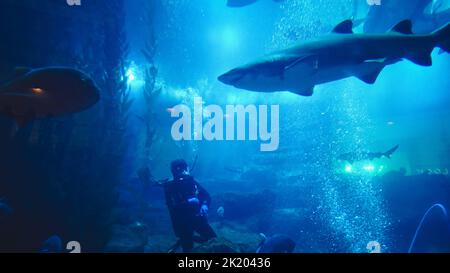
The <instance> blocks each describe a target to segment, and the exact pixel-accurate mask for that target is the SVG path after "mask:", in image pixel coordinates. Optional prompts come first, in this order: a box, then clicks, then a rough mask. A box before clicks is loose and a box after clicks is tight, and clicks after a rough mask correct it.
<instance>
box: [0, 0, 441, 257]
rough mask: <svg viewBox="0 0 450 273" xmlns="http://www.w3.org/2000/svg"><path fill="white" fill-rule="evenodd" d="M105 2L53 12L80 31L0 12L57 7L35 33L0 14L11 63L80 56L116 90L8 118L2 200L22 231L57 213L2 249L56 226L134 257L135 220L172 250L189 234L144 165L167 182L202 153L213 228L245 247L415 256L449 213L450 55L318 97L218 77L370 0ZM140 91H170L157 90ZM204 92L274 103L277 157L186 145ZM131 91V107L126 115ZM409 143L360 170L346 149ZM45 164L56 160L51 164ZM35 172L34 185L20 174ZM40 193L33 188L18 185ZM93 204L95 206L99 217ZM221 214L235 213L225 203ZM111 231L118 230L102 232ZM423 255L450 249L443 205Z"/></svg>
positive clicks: (200, 169) (152, 244)
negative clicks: (280, 242)
mask: <svg viewBox="0 0 450 273" xmlns="http://www.w3.org/2000/svg"><path fill="white" fill-rule="evenodd" d="M25 2H27V1H25ZM28 2H30V1H28ZM45 2H46V3H47V2H48V3H47V4H48V5H50V6H51V5H52V3H51V2H52V1H45ZM62 2H63V1H62ZM100 2H101V1H99V2H95V1H92V3H91V2H89V3H88V1H83V0H82V5H81V6H79V7H64V6H63V4H54V5H57V6H58V9H60V10H64V13H63V14H64V16H63V17H61V18H59V17H58V19H54V20H61V22H67V25H64V24H61V25H54V23H51V22H54V21H52V20H53V19H52V18H53V17H55V18H56V17H57V15H56V14H55V13H56V11H55V13H52V11H48V10H44V9H45V7H47V4H46V5H43V6H42V7H37V6H36V5H33V4H31V3H29V5H28V4H27V3H24V4H23V5H22V6H20V7H18V6H16V5H14V4H12V3H13V1H6V2H5V3H4V4H0V6H1V5H5V7H8V9H6V8H5V9H4V10H5V11H11V10H13V11H14V12H16V13H18V14H20V13H22V12H27V13H28V14H30V13H35V12H37V13H39V14H45V16H43V17H42V19H37V20H38V23H37V25H36V26H32V25H30V24H31V23H30V20H29V19H26V17H21V18H25V19H18V18H17V16H16V18H12V17H8V18H9V19H4V20H3V21H0V23H1V31H0V35H1V34H2V33H3V34H4V36H5V37H6V39H5V41H6V42H5V43H4V44H3V45H2V46H1V47H0V49H1V51H2V53H1V54H2V57H4V58H3V60H4V61H3V63H2V65H1V67H0V68H1V71H2V72H5V73H6V71H9V70H10V68H11V67H14V66H24V65H25V66H32V67H40V66H50V65H67V66H75V67H78V68H80V69H83V70H85V71H87V72H88V73H90V74H91V75H93V78H94V80H98V81H100V83H99V85H100V88H101V90H102V92H103V93H102V94H103V96H102V101H101V102H100V103H99V104H98V105H96V106H95V107H94V108H93V109H90V110H89V111H87V112H83V113H79V114H75V115H71V116H70V117H61V118H57V119H56V120H52V119H50V120H44V121H36V122H34V123H33V124H32V125H30V126H29V127H27V128H25V129H22V131H19V135H18V136H16V137H15V138H13V139H12V140H11V139H10V138H6V136H7V135H8V134H9V132H10V131H9V130H10V124H11V123H10V121H9V120H7V119H6V118H2V119H1V120H0V122H1V123H2V128H1V131H2V133H3V134H4V135H5V137H3V138H5V139H7V140H4V142H3V144H2V145H4V147H10V148H8V149H7V150H6V151H7V152H6V153H4V154H3V155H2V158H1V161H2V162H9V163H8V165H6V166H7V167H5V169H4V172H3V177H2V181H8V182H2V183H4V186H3V187H2V188H1V189H0V198H1V197H3V196H5V198H9V199H12V200H13V201H12V202H11V203H12V206H14V205H16V206H17V207H19V210H18V211H19V212H18V213H22V214H21V215H19V216H18V218H17V219H15V220H14V221H15V222H14V224H12V225H13V226H14V225H16V224H17V225H18V224H20V223H25V224H26V225H32V224H33V223H35V222H36V221H39V220H42V219H43V222H45V223H46V224H42V226H40V228H39V230H40V232H38V233H37V235H36V236H32V235H26V236H25V235H23V234H24V233H25V231H20V230H19V231H14V232H12V233H9V234H13V235H14V236H15V238H17V239H16V242H20V243H15V244H11V243H10V242H8V244H6V243H5V245H4V246H3V247H2V248H1V250H6V251H8V250H14V247H10V246H11V245H14V246H19V247H18V248H23V249H34V247H35V246H36V245H38V243H39V242H43V241H44V240H45V239H46V238H48V237H50V236H51V235H53V234H59V235H60V236H61V237H62V238H63V241H64V242H65V241H71V240H76V241H80V242H81V244H82V245H83V244H84V245H86V249H88V250H90V251H105V250H106V251H108V250H114V251H128V250H129V249H130V248H132V247H133V246H134V245H140V243H139V242H140V240H141V239H139V238H141V237H139V236H142V234H141V233H139V232H141V231H136V229H134V228H133V227H135V225H136V223H141V224H143V225H145V227H146V229H145V231H144V233H145V235H144V237H145V238H146V240H145V248H143V250H142V251H144V250H145V251H149V252H165V251H167V249H168V248H169V247H170V245H171V244H172V243H173V242H174V241H175V240H176V238H175V237H174V235H173V233H172V231H171V226H170V219H169V217H168V213H167V211H166V208H165V203H164V199H163V193H162V191H161V190H160V189H159V188H157V187H150V188H146V187H145V186H143V185H142V183H141V181H140V180H139V179H138V177H137V172H138V170H139V169H140V168H142V167H148V168H149V169H150V170H151V173H152V175H153V176H154V177H155V178H156V179H164V178H169V177H171V175H170V169H169V164H170V162H171V161H172V160H173V159H177V158H184V159H185V160H186V161H187V162H188V164H190V165H192V164H194V162H196V163H195V167H194V169H193V170H192V175H194V176H195V178H196V179H197V180H198V181H199V182H200V183H201V184H202V185H203V186H204V187H205V188H207V190H208V191H209V192H210V194H211V195H212V197H213V203H212V206H211V208H210V222H211V224H212V226H213V228H215V230H216V232H217V233H218V235H219V236H221V237H224V238H226V239H228V240H230V241H232V242H235V243H242V244H247V245H248V246H249V249H251V248H252V247H253V245H252V244H255V243H257V241H258V240H259V239H258V233H260V232H263V233H267V234H275V233H282V234H287V235H288V236H290V237H291V238H292V239H293V240H294V241H296V243H297V246H296V249H295V252H321V253H322V252H364V253H365V252H370V251H371V250H370V249H369V248H368V244H369V245H370V244H373V242H375V243H376V244H378V245H379V246H380V249H381V252H406V251H407V250H408V247H409V244H410V242H411V240H412V238H413V235H414V231H415V229H416V227H417V225H418V224H419V221H420V219H421V217H422V215H423V214H424V213H425V212H426V210H427V209H428V208H429V207H430V206H432V205H433V204H435V203H442V204H443V205H444V206H446V207H447V208H449V205H450V199H449V196H450V195H449V194H448V193H449V192H450V183H449V182H450V178H449V176H448V169H449V168H450V157H449V153H450V126H449V124H450V123H449V120H450V112H449V110H448V109H449V108H448V102H449V101H450V94H449V93H448V90H449V88H450V78H449V77H448V75H449V68H450V57H449V55H448V54H446V53H444V54H439V53H438V50H437V49H436V50H434V51H433V53H432V59H433V65H432V66H431V67H422V66H418V65H416V64H413V63H411V62H409V61H406V60H405V61H402V62H400V63H397V64H394V65H392V66H388V67H386V68H385V69H384V70H383V71H382V73H381V75H380V76H379V78H378V80H377V82H376V83H375V84H373V85H368V84H365V83H363V82H361V81H359V80H358V79H356V78H353V77H352V78H348V79H344V80H340V81H336V82H331V83H327V84H323V85H319V86H317V87H316V89H315V93H314V95H313V96H311V97H303V96H299V95H296V94H293V93H289V92H278V93H257V92H249V91H245V90H240V89H237V88H234V87H231V86H227V85H224V84H222V83H221V82H219V81H218V80H217V77H218V76H219V75H221V74H223V73H224V72H226V71H228V70H230V69H232V68H235V67H237V66H240V65H242V64H245V63H248V62H251V61H253V60H255V59H257V58H259V57H261V56H263V55H265V54H267V53H269V52H272V51H274V50H280V49H284V48H286V47H288V46H291V45H294V44H297V43H302V42H304V41H306V40H308V39H312V38H316V37H320V36H323V35H327V34H328V33H329V32H330V31H331V29H332V28H333V27H334V26H335V25H337V24H338V23H340V22H341V21H343V20H345V19H348V18H351V17H352V16H354V15H355V14H357V15H358V16H360V15H361V14H362V15H365V14H367V11H368V10H369V8H370V7H369V6H368V4H367V3H366V1H353V0H320V1H317V0H286V1H284V2H281V3H275V2H273V1H269V0H260V1H258V2H257V3H255V4H253V5H250V6H247V7H242V8H229V7H226V1H225V0H213V1H212V0H177V1H174V0H158V1H157V0H152V1H145V0H135V1H120V0H116V1H110V2H112V3H115V4H117V6H114V5H112V7H110V8H109V9H107V8H102V3H100ZM356 2H358V3H357V4H358V6H356V4H355V3H356ZM399 2H404V4H405V5H406V4H407V2H408V1H407V0H404V1H403V0H402V1H399ZM27 5H28V6H27ZM108 5H109V4H108ZM382 5H383V0H382ZM399 6H401V5H400V4H399ZM71 9H73V10H71ZM0 18H2V16H0ZM403 19H404V18H403ZM0 20H1V19H0ZM114 22H115V23H114ZM8 26H11V27H8ZM46 27H47V28H46ZM361 28H362V27H361V26H359V27H357V28H356V29H355V31H357V32H361V31H362V29H361ZM43 29H46V30H45V31H43ZM107 31H109V32H107ZM44 32H45V34H43V33H44ZM102 33H103V34H102ZM102 35H105V36H102ZM108 35H109V36H108ZM121 35H122V36H121ZM2 36H3V35H2ZM63 37H65V38H66V39H67V40H66V41H64V39H63ZM102 37H106V38H105V39H104V38H102ZM120 39H123V40H120ZM38 40H39V41H40V42H37V41H38ZM149 43H150V44H154V48H153V49H154V55H153V56H152V62H150V61H149V59H148V58H145V56H144V54H143V53H142V49H147V50H148V49H149V48H150V47H148V46H147V47H146V45H148V44H149ZM16 44H19V45H20V46H17V47H14V45H16ZM124 44H127V45H128V51H125V50H123V49H124V46H123V45H124ZM48 46H51V47H48ZM89 49H90V52H89ZM121 50H123V51H121ZM7 52H9V53H7ZM86 52H87V53H86ZM77 58H79V59H77ZM118 60H120V61H123V62H124V65H123V67H121V66H120V65H118V64H117V63H119V62H118ZM151 65H154V67H155V68H156V69H157V75H156V77H154V78H152V77H148V75H147V76H146V73H147V74H148V72H149V71H150V70H149V69H150V68H151ZM119 68H121V69H122V71H120V69H119ZM111 71H114V72H111ZM102 72H108V73H109V72H111V74H110V75H115V76H111V78H108V79H115V81H118V82H120V80H122V81H123V83H124V84H126V85H127V86H128V87H129V89H124V90H125V91H124V92H125V93H124V94H126V95H127V96H129V97H126V96H125V97H121V95H120V93H118V92H117V91H116V89H114V88H117V85H113V84H111V82H113V81H111V80H100V79H103V78H102V77H103V76H102V75H103V74H102ZM114 73H118V74H114ZM150 80H155V85H154V86H153V85H151V84H150ZM145 88H150V89H147V90H156V89H160V90H161V91H160V93H157V94H156V95H154V96H153V97H151V98H150V99H148V100H146V99H145V96H144V93H145V90H146V89H145ZM118 94H119V95H118ZM194 97H201V98H202V100H203V101H204V106H205V107H206V106H207V105H211V104H214V105H218V106H220V107H222V109H225V106H226V105H237V104H239V105H250V104H251V105H269V106H270V105H279V109H280V110H279V114H280V115H279V147H278V149H277V150H276V151H273V152H261V151H260V144H261V141H259V140H257V141H249V140H245V141H206V140H202V141H194V140H190V141H175V140H174V139H173V136H172V135H171V128H172V126H173V124H174V122H175V121H176V118H172V117H171V116H170V112H171V111H172V109H173V107H175V106H176V105H178V104H185V105H187V106H189V107H193V103H194ZM128 98H129V99H130V106H129V108H124V107H123V105H125V104H126V103H125V104H124V101H126V100H127V99H128ZM202 118H203V121H204V122H206V121H208V120H209V119H210V118H211V117H208V115H207V114H206V115H205V114H204V115H203V117H202ZM69 121H70V122H71V123H69ZM149 130H150V131H152V130H154V131H152V132H154V134H149ZM20 133H22V134H20ZM10 143H14V144H13V145H12V144H10ZM397 144H398V145H399V147H400V148H399V150H398V151H397V152H396V153H395V154H394V155H393V156H392V158H390V159H387V158H381V159H374V160H372V161H369V160H366V161H362V162H359V163H355V164H348V163H346V162H343V161H340V160H338V159H337V158H338V156H339V155H341V154H343V153H347V152H355V153H361V152H363V151H373V152H384V151H386V150H388V149H389V148H391V147H393V146H395V145H397ZM14 145H15V146H14ZM5 149H6V148H5ZM11 158H13V160H11ZM42 158H44V159H45V160H44V161H45V162H47V165H45V164H44V165H42V166H41V165H40V164H43V163H42ZM350 165H351V166H350ZM39 166H40V167H39ZM46 166H47V167H46ZM44 168H45V169H44ZM6 169H8V170H20V171H6ZM28 169H29V170H32V171H29V175H30V176H32V177H34V178H33V179H34V180H37V181H36V183H33V184H32V183H31V182H26V181H29V180H30V179H29V177H27V175H26V174H18V173H27V170H28ZM0 177H1V174H0ZM13 181H16V182H13ZM37 182H39V183H37ZM30 185H32V186H33V187H37V188H39V189H40V190H39V191H38V193H33V192H32V191H31V190H22V189H23V188H25V189H27V188H28V187H30ZM230 194H234V195H233V196H234V197H233V198H231V199H230ZM255 194H256V197H255V196H254V195H255ZM8 195H9V197H8ZM30 196H31V197H30ZM250 196H252V197H250ZM28 200H38V201H36V202H38V203H39V204H41V203H42V205H41V206H40V207H39V209H38V210H39V211H40V213H39V214H38V216H33V217H30V216H29V215H30V214H31V209H30V208H29V206H30V204H29V203H28V202H29V201H28ZM246 200H252V202H247V201H246ZM89 204H95V209H92V211H90V210H89V207H90V206H89ZM55 206H57V207H59V208H58V209H56V208H55ZM220 206H222V207H223V209H224V211H225V214H224V215H225V216H224V217H219V216H218V215H217V213H216V210H217V209H218V208H219V207H220ZM242 211H246V212H245V213H244V212H242ZM55 215H57V216H55ZM99 215H100V216H101V217H100V216H99ZM54 219H57V220H54ZM99 219H101V220H99ZM105 219H108V220H105ZM91 223H95V224H92V225H91ZM92 226H95V228H93V227H92ZM105 230H108V231H109V233H108V234H110V236H107V237H105V238H103V237H102V240H100V239H98V238H96V235H97V234H100V233H102V232H103V231H105ZM20 232H22V233H20ZM5 234H6V231H5ZM47 235H48V236H47ZM28 237H30V238H29V240H28V239H27V240H25V239H24V238H28ZM41 239H42V240H41ZM28 242H32V243H28ZM371 242H372V243H371ZM0 246H2V245H1V243H0ZM11 248H13V249H11ZM415 251H417V252H449V251H450V234H448V230H447V227H446V222H445V219H444V218H443V217H442V216H441V215H439V214H438V213H436V215H432V216H430V217H429V218H428V219H427V220H426V222H425V223H424V227H423V228H422V230H421V233H420V234H419V235H418V237H417V241H416V246H415Z"/></svg>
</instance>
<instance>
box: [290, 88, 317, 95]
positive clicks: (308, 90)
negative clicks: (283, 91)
mask: <svg viewBox="0 0 450 273" xmlns="http://www.w3.org/2000/svg"><path fill="white" fill-rule="evenodd" d="M291 92H292V93H295V94H297V95H300V96H305V97H311V96H312V95H313V94H314V86H311V87H309V88H306V89H302V90H291Z"/></svg>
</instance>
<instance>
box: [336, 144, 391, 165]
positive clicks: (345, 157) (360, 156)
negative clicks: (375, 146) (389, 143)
mask: <svg viewBox="0 0 450 273" xmlns="http://www.w3.org/2000/svg"><path fill="white" fill-rule="evenodd" d="M398 147H399V145H396V146H395V147H393V148H391V149H389V150H387V151H386V152H384V153H382V152H375V153H374V152H362V153H345V154H342V155H340V156H339V157H338V159H339V160H342V161H347V162H348V163H350V164H353V163H354V162H358V161H363V160H374V159H375V158H382V157H386V158H391V156H392V155H393V154H394V153H395V151H397V149H398Z"/></svg>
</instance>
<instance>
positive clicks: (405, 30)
mask: <svg viewBox="0 0 450 273" xmlns="http://www.w3.org/2000/svg"><path fill="white" fill-rule="evenodd" d="M391 31H392V32H397V33H401V34H406V35H409V34H413V32H412V22H411V20H403V21H401V22H399V23H398V24H396V25H395V26H394V27H393V28H391Z"/></svg>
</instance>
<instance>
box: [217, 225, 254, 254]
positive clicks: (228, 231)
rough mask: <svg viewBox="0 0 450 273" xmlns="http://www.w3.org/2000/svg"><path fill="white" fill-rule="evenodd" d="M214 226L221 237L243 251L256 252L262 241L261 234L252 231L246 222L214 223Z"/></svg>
mask: <svg viewBox="0 0 450 273" xmlns="http://www.w3.org/2000/svg"><path fill="white" fill-rule="evenodd" d="M212 227H213V229H214V230H215V231H216V232H217V234H219V235H220V237H223V238H227V240H229V241H231V242H233V244H235V245H236V246H238V247H239V249H240V250H241V252H243V253H255V252H256V249H257V248H258V246H259V244H260V243H261V236H260V235H259V234H258V233H255V232H252V231H250V230H249V229H248V227H247V225H245V224H238V223H227V224H221V223H212Z"/></svg>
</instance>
